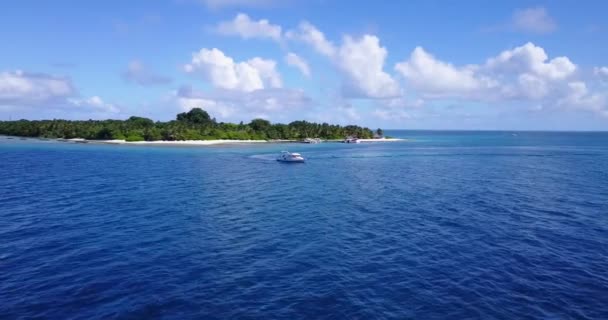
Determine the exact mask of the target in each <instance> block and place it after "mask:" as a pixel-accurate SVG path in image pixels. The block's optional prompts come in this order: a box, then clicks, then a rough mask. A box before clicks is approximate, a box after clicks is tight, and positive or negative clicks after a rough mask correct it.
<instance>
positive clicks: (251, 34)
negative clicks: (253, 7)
mask: <svg viewBox="0 0 608 320" xmlns="http://www.w3.org/2000/svg"><path fill="white" fill-rule="evenodd" d="M215 29H216V31H217V32H218V33H220V34H223V35H230V36H240V37H241V38H243V39H252V38H262V39H263V38H268V39H272V40H275V41H279V40H280V39H281V36H282V32H281V26H279V25H275V24H271V23H270V22H269V21H268V20H266V19H262V20H258V21H254V20H251V18H249V16H248V15H246V14H244V13H239V14H237V15H236V17H234V19H233V20H230V21H224V22H220V23H219V24H218V25H217V27H216V28H215Z"/></svg>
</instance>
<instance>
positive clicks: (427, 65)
mask: <svg viewBox="0 0 608 320" xmlns="http://www.w3.org/2000/svg"><path fill="white" fill-rule="evenodd" d="M476 69H478V68H477V67H476V66H463V67H455V66H453V65H452V64H450V63H448V62H443V61H440V60H438V59H436V58H435V57H434V56H433V55H431V54H430V53H428V52H426V51H425V50H424V49H423V48H422V47H416V48H415V49H414V51H412V53H411V55H410V58H409V60H406V61H404V62H400V63H397V64H396V65H395V70H397V71H398V72H399V73H400V74H401V75H402V76H403V77H404V78H405V79H407V81H408V83H409V84H410V85H412V86H413V87H414V88H416V89H418V90H420V91H422V92H424V94H425V95H426V96H432V97H442V96H454V95H459V96H460V95H468V94H471V93H474V92H475V91H477V90H480V89H486V88H493V87H495V86H496V85H497V84H496V83H495V82H494V81H492V80H491V79H488V78H487V77H483V76H480V75H477V74H476V73H475V72H476Z"/></svg>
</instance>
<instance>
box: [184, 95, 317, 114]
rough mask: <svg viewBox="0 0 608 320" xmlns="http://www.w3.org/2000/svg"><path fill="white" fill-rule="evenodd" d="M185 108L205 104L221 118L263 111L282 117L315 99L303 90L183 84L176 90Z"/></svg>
mask: <svg viewBox="0 0 608 320" xmlns="http://www.w3.org/2000/svg"><path fill="white" fill-rule="evenodd" d="M174 98H175V100H176V102H177V104H178V106H179V107H180V108H181V109H182V110H185V111H187V110H190V109H192V108H196V107H198V108H202V109H204V110H206V111H208V112H209V114H211V116H213V117H217V118H218V119H219V120H220V121H249V120H251V119H253V118H255V117H258V116H261V115H268V116H269V117H271V118H272V119H271V120H275V121H276V120H281V117H282V116H285V115H287V114H289V113H290V112H297V111H298V110H302V109H303V108H305V107H306V106H309V105H310V104H311V103H312V100H311V99H310V98H309V97H308V96H307V95H306V94H305V93H304V91H302V90H295V89H281V88H274V89H260V90H254V91H251V92H238V91H234V90H214V91H210V92H203V91H196V90H193V89H192V88H190V87H182V88H180V90H178V91H177V92H176V93H175V94H174Z"/></svg>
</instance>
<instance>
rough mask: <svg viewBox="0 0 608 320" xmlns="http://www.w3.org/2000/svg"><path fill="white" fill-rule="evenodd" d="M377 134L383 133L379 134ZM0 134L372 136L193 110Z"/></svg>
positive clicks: (7, 128) (34, 124) (38, 124)
mask: <svg viewBox="0 0 608 320" xmlns="http://www.w3.org/2000/svg"><path fill="white" fill-rule="evenodd" d="M377 132H378V133H381V132H382V131H381V130H380V129H378V130H377ZM0 134H2V135H11V136H21V137H43V138H64V139H72V138H83V139H89V140H112V139H120V140H126V141H156V140H168V141H175V140H214V139H230V140H273V139H287V140H296V139H304V138H321V139H342V138H344V137H346V136H353V137H358V138H371V137H373V132H372V131H371V130H370V129H368V128H364V127H359V126H355V125H348V126H339V125H330V124H327V123H321V124H319V123H313V122H307V121H294V122H291V123H289V124H281V123H275V124H272V123H270V122H269V121H268V120H264V119H254V120H252V121H251V122H249V123H247V124H244V123H243V122H241V123H239V124H234V123H225V122H217V121H216V120H215V118H211V117H210V116H209V114H208V113H207V112H206V111H204V110H202V109H200V108H194V109H192V110H190V111H188V112H183V113H180V114H178V115H177V117H176V120H172V121H168V122H160V121H158V122H154V121H153V120H151V119H148V118H142V117H135V116H133V117H130V118H129V119H127V120H86V121H71V120H39V121H29V120H18V121H0Z"/></svg>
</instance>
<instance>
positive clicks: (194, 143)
mask: <svg viewBox="0 0 608 320" xmlns="http://www.w3.org/2000/svg"><path fill="white" fill-rule="evenodd" d="M3 137H5V138H8V139H19V140H27V139H35V140H42V141H56V142H68V143H82V144H88V143H91V144H109V145H138V146H214V145H239V144H244V145H246V144H260V143H294V144H296V143H297V144H307V143H305V142H302V141H300V140H227V139H216V140H180V141H168V140H158V141H126V140H87V139H83V138H72V139H63V138H42V137H19V136H3ZM359 140H360V141H361V143H374V142H399V141H407V140H408V139H400V138H386V139H359ZM342 141H343V140H342V139H329V140H322V142H321V143H342Z"/></svg>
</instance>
